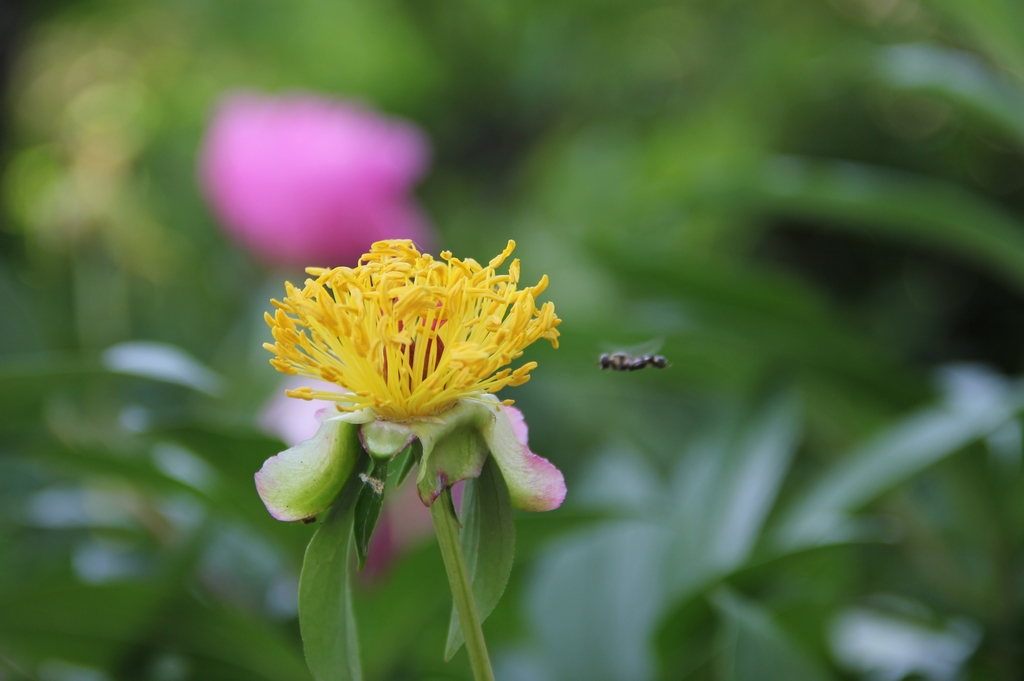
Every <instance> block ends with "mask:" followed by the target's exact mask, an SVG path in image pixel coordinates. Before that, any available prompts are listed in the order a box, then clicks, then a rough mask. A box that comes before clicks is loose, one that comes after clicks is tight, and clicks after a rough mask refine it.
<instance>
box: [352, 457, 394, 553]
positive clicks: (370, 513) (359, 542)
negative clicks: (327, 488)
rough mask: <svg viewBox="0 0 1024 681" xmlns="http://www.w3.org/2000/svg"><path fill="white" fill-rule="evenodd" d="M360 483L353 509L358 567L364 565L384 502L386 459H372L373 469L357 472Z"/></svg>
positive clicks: (386, 474) (386, 475)
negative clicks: (367, 471)
mask: <svg viewBox="0 0 1024 681" xmlns="http://www.w3.org/2000/svg"><path fill="white" fill-rule="evenodd" d="M359 480H360V482H362V485H361V486H360V488H359V497H358V498H357V499H356V509H355V526H354V528H355V541H356V554H357V555H358V556H359V569H360V570H362V569H363V566H365V565H366V555H367V553H369V551H370V539H371V538H372V537H373V528H374V527H376V526H377V519H378V518H380V508H381V506H382V505H383V504H384V486H385V485H386V484H387V481H388V461H387V460H386V459H385V460H380V459H374V462H373V470H372V471H371V472H370V474H369V475H366V474H365V473H360V474H359Z"/></svg>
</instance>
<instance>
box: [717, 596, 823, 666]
mask: <svg viewBox="0 0 1024 681" xmlns="http://www.w3.org/2000/svg"><path fill="white" fill-rule="evenodd" d="M712 602H713V604H714V606H715V608H716V609H717V610H718V612H719V613H720V614H721V616H722V618H723V620H724V625H725V626H724V627H723V632H722V636H723V639H724V643H725V646H724V648H725V652H726V658H725V668H724V670H723V672H724V673H723V675H722V676H723V678H724V679H725V680H726V681H761V679H786V681H826V680H827V679H830V678H832V676H831V675H830V674H828V673H827V672H826V671H825V670H823V669H821V668H820V667H819V666H818V665H817V664H815V663H814V661H813V660H811V659H810V658H809V657H808V656H807V655H806V654H805V653H804V652H803V651H802V650H800V649H798V648H797V647H796V646H795V645H794V644H793V643H792V642H790V640H789V639H788V637H787V636H786V635H785V633H784V632H782V631H780V630H779V628H778V627H777V626H776V625H775V624H774V623H773V622H772V620H771V616H770V614H769V613H768V612H766V611H765V610H764V609H763V608H761V607H760V606H759V605H757V604H756V603H753V602H750V601H747V600H746V599H744V598H741V597H740V596H738V595H737V594H735V593H733V592H731V591H729V590H727V589H724V588H723V589H719V590H718V591H717V592H715V594H714V596H713V597H712Z"/></svg>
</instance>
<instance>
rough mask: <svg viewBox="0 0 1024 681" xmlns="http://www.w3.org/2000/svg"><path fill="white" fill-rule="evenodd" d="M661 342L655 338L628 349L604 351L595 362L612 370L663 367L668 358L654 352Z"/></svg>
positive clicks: (667, 364)
mask: <svg viewBox="0 0 1024 681" xmlns="http://www.w3.org/2000/svg"><path fill="white" fill-rule="evenodd" d="M662 342H663V341H662V340H661V339H655V340H652V341H650V342H647V343H644V344H642V345H638V346H636V347H634V348H630V349H629V350H619V351H616V352H606V353H604V354H603V355H601V357H600V358H599V359H598V360H597V364H598V366H600V367H601V368H602V369H610V370H612V371H639V370H640V369H643V368H645V367H654V368H656V369H664V368H665V367H667V366H670V365H669V363H668V360H667V359H665V358H664V357H663V356H662V355H655V354H654V353H655V352H657V351H658V349H659V348H660V347H661V344H662Z"/></svg>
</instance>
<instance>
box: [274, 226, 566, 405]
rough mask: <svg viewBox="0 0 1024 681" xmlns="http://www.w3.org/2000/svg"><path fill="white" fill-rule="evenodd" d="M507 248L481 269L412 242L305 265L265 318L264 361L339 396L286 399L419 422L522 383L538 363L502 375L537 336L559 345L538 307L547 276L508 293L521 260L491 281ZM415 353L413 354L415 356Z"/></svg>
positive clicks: (552, 318) (546, 310)
mask: <svg viewBox="0 0 1024 681" xmlns="http://www.w3.org/2000/svg"><path fill="white" fill-rule="evenodd" d="M514 248H515V243H514V242H512V241H509V243H508V246H507V247H506V248H505V250H504V251H503V252H502V253H501V254H500V255H498V256H497V257H496V258H494V259H492V260H491V261H490V262H489V263H488V265H487V266H486V267H484V266H481V265H480V264H478V263H477V262H475V261H474V260H471V259H467V260H459V259H458V258H454V257H452V255H451V253H449V252H444V253H442V254H441V261H436V260H434V259H433V258H432V257H431V256H430V255H427V254H421V253H419V251H418V250H416V247H415V246H414V245H413V243H412V242H411V241H406V240H394V241H378V242H377V243H375V244H373V246H371V248H370V252H369V253H367V254H366V255H364V256H363V257H362V258H361V259H360V261H359V264H358V266H356V267H355V268H348V267H338V268H335V269H330V270H327V269H320V268H310V269H308V270H307V272H308V273H309V274H310V275H311V276H312V277H315V278H311V279H307V280H306V282H305V286H304V288H302V289H298V288H296V287H294V286H292V285H291V284H289V283H286V284H285V292H286V296H285V298H284V300H283V301H280V302H279V301H276V300H275V301H272V302H273V304H274V306H275V307H276V308H277V311H276V313H275V314H274V315H273V316H271V315H270V314H267V315H266V320H267V324H268V325H269V326H270V328H271V330H272V331H273V334H274V341H275V342H274V343H273V344H271V343H267V344H265V345H264V347H265V348H267V349H268V350H270V351H271V352H273V353H274V355H275V357H274V359H272V360H271V364H272V365H273V366H274V367H275V368H276V369H277V370H278V371H281V372H284V373H287V374H293V375H294V374H298V375H301V376H306V377H309V378H317V379H322V380H325V381H328V382H331V383H334V384H336V385H338V386H339V387H341V388H342V389H343V390H344V391H343V392H323V391H314V390H312V389H310V388H300V389H299V390H295V391H290V392H289V393H288V394H289V395H291V396H292V397H298V398H302V399H313V398H317V399H329V400H334V401H336V402H337V404H338V408H339V409H341V410H343V411H353V410H356V409H362V408H365V407H370V408H372V409H373V410H374V411H375V412H376V414H377V415H378V416H379V417H381V418H385V419H393V420H408V419H412V418H417V417H422V416H429V415H431V414H435V413H437V412H439V411H442V410H444V409H446V408H447V407H450V406H451V405H452V404H453V403H454V402H455V401H457V400H459V399H464V398H472V397H473V396H474V395H480V394H482V393H494V392H497V391H498V390H500V389H501V388H503V387H505V386H507V385H511V386H516V385H522V384H523V383H525V382H526V381H528V380H529V373H530V371H531V370H532V369H533V368H534V367H536V362H527V363H526V364H523V365H522V366H520V367H518V368H517V369H515V370H512V369H510V368H508V365H509V364H511V362H512V361H514V360H516V359H518V358H519V357H521V356H522V354H523V349H524V348H526V346H528V345H530V344H531V343H533V342H534V341H536V340H539V339H540V338H546V339H547V340H549V341H550V342H551V344H552V345H553V346H554V347H556V348H557V347H558V330H557V329H556V328H555V327H557V326H558V324H559V323H560V322H561V320H560V319H559V318H558V317H557V316H556V315H555V308H554V304H553V303H550V302H547V303H544V304H543V305H542V306H541V307H539V308H538V307H537V305H536V297H537V296H538V295H540V294H541V293H542V292H543V291H544V290H545V289H546V288H547V276H544V277H542V278H541V280H540V282H539V283H538V284H537V285H536V286H532V287H526V288H523V289H519V288H518V282H519V261H518V260H513V261H512V262H511V264H510V265H509V267H508V273H507V274H500V275H499V274H497V273H496V272H495V269H496V268H497V267H500V266H501V265H502V264H503V263H504V262H505V260H506V259H507V258H508V256H509V255H510V254H511V253H512V251H513V249H514ZM421 348H422V351H421V350H420V349H421Z"/></svg>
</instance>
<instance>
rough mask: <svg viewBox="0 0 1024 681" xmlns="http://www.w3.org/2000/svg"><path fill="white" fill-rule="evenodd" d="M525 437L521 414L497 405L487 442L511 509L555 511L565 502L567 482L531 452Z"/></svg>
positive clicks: (510, 408)
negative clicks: (498, 469)
mask: <svg viewBox="0 0 1024 681" xmlns="http://www.w3.org/2000/svg"><path fill="white" fill-rule="evenodd" d="M495 401H496V400H495ZM516 420H518V421H519V424H520V425H519V427H517V426H516ZM526 435H527V430H526V423H525V421H523V417H522V413H521V412H520V411H519V410H518V409H514V408H512V407H503V406H501V405H500V403H498V405H497V409H496V411H495V418H494V421H493V423H492V424H491V425H490V426H489V427H488V428H485V429H484V439H485V440H486V441H487V446H488V447H489V448H490V450H491V456H493V457H494V459H495V461H497V463H498V467H499V468H500V469H501V474H502V477H504V478H505V484H506V485H508V491H509V495H510V496H511V497H512V505H513V506H514V507H515V508H518V509H521V510H524V511H550V510H553V509H556V508H558V507H559V506H561V505H562V502H563V501H564V500H565V478H564V477H563V475H562V472H561V471H560V470H558V469H557V468H555V466H554V464H552V463H551V462H550V461H548V460H547V459H545V458H543V457H540V456H537V455H536V454H534V453H533V452H531V451H530V448H529V447H528V446H527V444H526ZM520 436H522V437H521V438H520Z"/></svg>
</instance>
